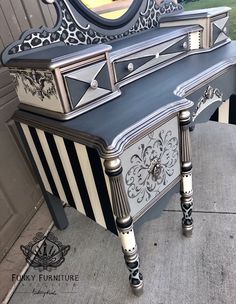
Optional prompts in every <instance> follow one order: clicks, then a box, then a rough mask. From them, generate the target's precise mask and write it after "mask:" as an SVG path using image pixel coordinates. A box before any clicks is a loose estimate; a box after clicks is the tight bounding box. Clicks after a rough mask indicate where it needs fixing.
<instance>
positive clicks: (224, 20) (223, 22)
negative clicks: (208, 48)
mask: <svg viewBox="0 0 236 304" xmlns="http://www.w3.org/2000/svg"><path fill="white" fill-rule="evenodd" d="M228 20H229V16H227V17H225V18H221V19H219V20H216V21H215V22H214V24H215V25H216V26H217V27H218V28H219V29H220V30H223V28H224V26H225V25H226V23H227V21H228Z"/></svg>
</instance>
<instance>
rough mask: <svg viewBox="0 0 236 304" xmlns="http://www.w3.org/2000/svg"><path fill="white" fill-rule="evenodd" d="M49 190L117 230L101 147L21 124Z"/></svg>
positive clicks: (100, 222)
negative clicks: (98, 149) (101, 156)
mask: <svg viewBox="0 0 236 304" xmlns="http://www.w3.org/2000/svg"><path fill="white" fill-rule="evenodd" d="M20 126H21V128H22V131H23V133H24V136H25V139H26V141H27V143H28V145H29V147H30V150H31V152H32V155H33V158H34V160H35V163H36V165H37V168H38V171H39V174H40V177H41V179H42V182H43V184H44V186H45V188H46V190H47V191H48V192H50V193H52V194H53V195H55V196H57V197H59V198H60V199H61V200H62V201H63V202H66V203H68V204H69V205H70V206H72V207H74V208H76V209H77V210H78V211H79V212H81V213H82V214H84V215H86V216H88V217H89V218H91V219H92V220H94V221H96V222H97V223H98V224H100V225H101V226H103V227H104V228H106V229H108V230H110V231H111V232H113V233H115V234H117V229H116V225H115V219H114V215H113V211H112V204H111V194H110V185H109V180H108V177H107V176H106V174H105V171H104V168H103V164H102V160H101V159H100V157H99V155H98V153H97V151H96V150H95V149H91V148H88V147H85V146H84V145H81V144H78V143H74V142H73V141H71V140H68V139H66V138H62V137H60V136H57V135H53V134H50V133H48V132H44V131H42V130H40V129H36V128H33V127H30V126H27V125H25V124H20Z"/></svg>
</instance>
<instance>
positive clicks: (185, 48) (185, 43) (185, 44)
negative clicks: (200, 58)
mask: <svg viewBox="0 0 236 304" xmlns="http://www.w3.org/2000/svg"><path fill="white" fill-rule="evenodd" d="M182 48H183V49H184V50H187V48H188V43H187V42H186V41H185V42H184V43H183V44H182Z"/></svg>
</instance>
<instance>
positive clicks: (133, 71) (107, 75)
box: [2, 0, 236, 295]
mask: <svg viewBox="0 0 236 304" xmlns="http://www.w3.org/2000/svg"><path fill="white" fill-rule="evenodd" d="M46 2H48V3H51V2H52V3H53V5H55V7H56V9H57V12H58V21H57V25H56V26H55V27H54V28H53V29H47V28H40V29H34V30H30V31H27V32H26V33H24V34H23V35H22V37H21V38H20V39H19V41H16V42H14V43H13V44H11V45H10V46H9V47H7V48H6V50H5V51H4V53H3V54H2V61H3V63H4V64H5V65H6V66H8V67H9V69H10V73H11V75H12V77H13V80H14V82H15V84H16V90H17V93H18V97H19V99H20V102H21V103H20V109H19V110H18V111H17V112H16V113H15V115H14V120H15V122H16V124H17V127H18V130H19V134H20V135H21V139H22V141H23V142H24V145H25V148H26V150H27V151H28V155H29V158H30V159H31V161H32V165H33V166H34V168H35V172H36V174H38V177H39V180H40V182H41V187H42V190H43V193H44V196H45V200H46V201H47V204H48V207H49V210H50V212H51V214H52V217H53V219H54V222H55V224H56V225H57V227H58V228H60V229H63V228H65V227H66V226H67V224H68V223H67V219H66V217H65V213H64V211H63V207H62V204H61V203H60V202H56V201H55V200H53V201H52V200H50V197H51V196H52V195H53V196H55V197H58V198H59V199H60V200H61V201H62V202H63V203H67V204H69V205H71V206H73V207H75V208H76V209H77V210H78V211H79V212H81V213H82V214H84V215H86V216H88V217H89V218H91V219H93V220H94V221H96V222H97V223H98V224H99V225H101V226H103V227H104V228H106V229H108V230H110V231H111V232H113V233H115V234H117V235H118V236H119V238H120V241H121V244H122V250H123V254H124V258H125V262H126V265H127V268H128V270H129V271H130V277H129V281H130V285H131V288H132V290H133V292H134V293H135V294H136V295H140V294H141V293H142V290H143V277H142V274H141V273H140V269H139V255H138V249H137V244H136V241H135V234H134V229H133V223H134V222H135V221H138V219H139V218H141V217H142V216H143V215H144V214H145V212H146V211H148V210H149V209H150V208H151V207H152V206H153V205H154V204H156V203H158V202H159V201H160V200H161V198H163V197H164V196H165V195H166V194H167V193H168V192H169V191H170V190H171V189H173V188H174V187H175V186H176V185H178V184H179V185H180V194H181V208H182V211H183V218H182V229H183V233H184V235H185V236H191V233H192V230H193V219H192V208H193V199H192V193H193V190H192V164H191V143H190V133H189V132H190V131H189V129H190V127H191V128H192V129H193V127H194V126H195V124H196V123H198V122H204V121H207V120H208V119H209V118H210V117H211V115H212V114H213V113H214V111H215V110H216V109H217V108H218V107H219V106H220V105H221V104H222V102H223V101H224V100H227V99H228V98H229V97H230V96H231V94H233V93H236V92H235V63H236V55H235V52H236V43H235V42H231V40H230V38H229V37H228V33H229V25H228V20H229V10H230V8H227V7H220V8H214V9H209V10H199V11H192V12H183V9H182V7H181V5H179V4H176V3H175V2H172V1H163V2H161V3H159V4H157V3H156V2H155V1H154V0H143V1H141V0H137V1H134V2H133V3H132V4H131V7H130V8H129V9H128V11H127V13H126V14H124V15H123V16H122V17H120V18H119V19H117V20H106V19H103V18H101V17H98V16H97V15H95V14H94V13H92V12H91V11H89V10H88V9H87V8H86V7H85V6H84V5H83V4H82V3H81V2H80V1H79V0H55V1H49V0H48V1H46ZM143 258H145V257H143ZM146 279H148V278H146Z"/></svg>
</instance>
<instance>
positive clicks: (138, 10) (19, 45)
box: [2, 0, 182, 63]
mask: <svg viewBox="0 0 236 304" xmlns="http://www.w3.org/2000/svg"><path fill="white" fill-rule="evenodd" d="M43 1H44V2H46V3H48V4H50V5H54V6H55V8H56V10H57V16H58V19H57V23H56V25H55V27H54V28H52V29H49V28H46V27H41V28H40V29H32V30H28V31H26V32H25V33H24V34H23V35H22V36H21V38H20V40H19V41H16V42H14V43H12V44H11V45H10V46H8V47H7V48H6V49H5V51H4V53H3V56H2V60H3V63H6V62H7V61H8V60H9V59H10V58H13V57H15V55H16V54H19V53H21V52H25V53H28V51H30V50H31V49H35V48H38V47H43V46H44V47H46V46H52V45H55V44H66V45H78V44H98V43H107V42H109V41H112V40H115V39H120V38H123V37H126V36H129V35H132V34H135V33H138V32H141V31H144V30H147V29H151V28H154V27H158V26H159V18H160V17H161V16H162V15H164V14H172V13H176V12H179V11H182V6H181V5H180V4H177V3H176V1H174V0H173V1H171V0H163V1H159V0H135V1H132V0H129V4H130V5H129V8H128V9H127V11H126V12H125V13H124V14H123V15H121V16H120V17H119V18H117V19H106V18H103V17H101V16H99V15H98V14H97V13H95V12H93V11H92V10H91V9H89V8H88V7H86V5H84V3H82V2H81V1H80V0H43ZM84 1H85V0H84Z"/></svg>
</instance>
